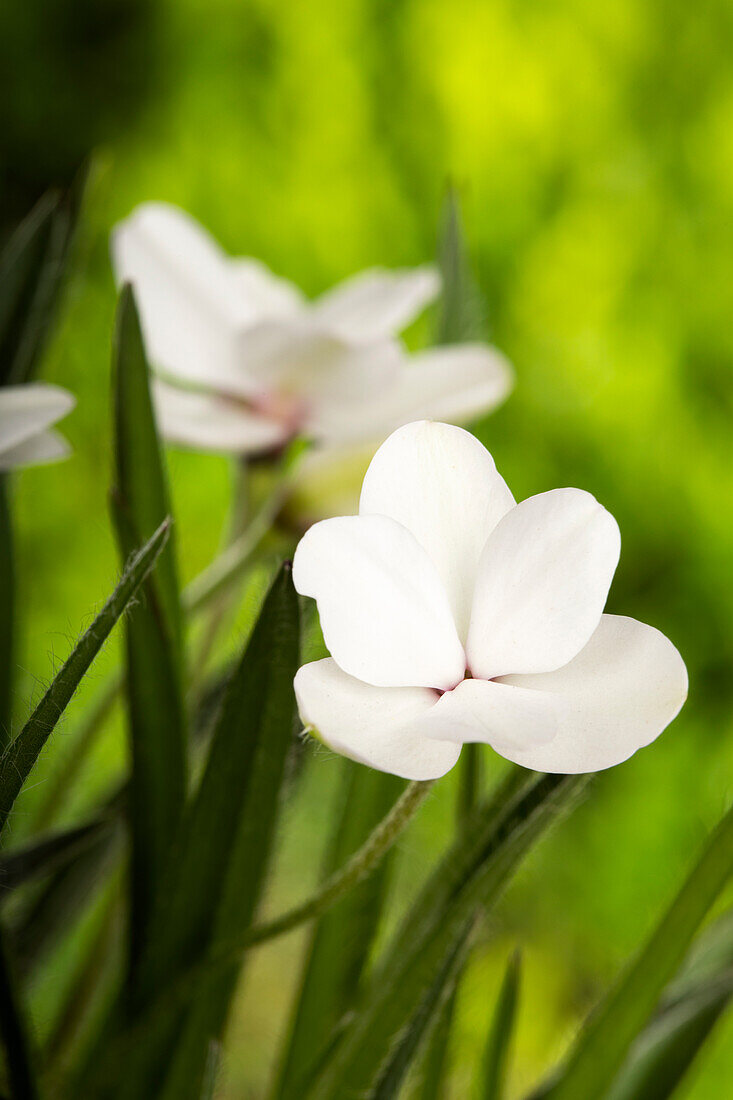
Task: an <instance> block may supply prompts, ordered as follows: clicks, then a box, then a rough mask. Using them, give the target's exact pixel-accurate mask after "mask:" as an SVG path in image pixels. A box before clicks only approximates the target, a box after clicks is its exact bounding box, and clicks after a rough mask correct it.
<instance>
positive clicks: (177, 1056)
mask: <svg viewBox="0 0 733 1100" xmlns="http://www.w3.org/2000/svg"><path fill="white" fill-rule="evenodd" d="M298 649H299V619H298V602H297V598H296V595H295V591H294V589H293V586H292V580H291V576H290V569H289V567H283V568H282V569H281V571H280V573H279V575H278V577H277V578H276V579H275V581H274V582H273V585H272V588H271V589H270V593H269V595H268V597H267V599H266V600H265V603H264V606H263V609H262V612H261V614H260V617H259V620H258V623H257V625H256V627H255V629H254V631H253V634H252V637H251V638H250V641H249V643H248V645H247V647H246V649H245V651H244V653H243V655H242V658H241V660H240V662H239V665H238V667H237V668H236V669H235V670H234V672H233V673H232V677H231V680H230V683H229V687H228V690H227V693H226V695H225V697H224V700H223V702H222V705H221V709H220V713H219V717H218V720H217V723H216V728H215V730H214V733H213V736H212V741H211V747H210V749H209V754H208V758H207V762H206V767H205V769H204V773H203V776H202V778H201V782H200V784H199V787H198V789H197V791H196V793H195V795H194V797H193V800H192V802H191V804H190V805H189V807H188V808H187V810H186V814H185V817H184V819H183V821H182V823H181V827H180V830H179V832H178V834H177V836H176V839H175V843H174V846H173V850H172V852H171V853H170V856H169V859H168V860H167V863H166V866H165V869H164V876H163V879H162V881H161V883H160V889H159V891H158V892H157V895H156V905H155V908H154V910H153V914H152V919H151V923H150V929H149V932H148V935H147V938H146V941H145V947H144V951H143V954H142V956H141V959H140V965H139V967H138V970H137V974H136V979H135V982H134V984H133V988H132V991H131V993H132V1001H131V1007H132V1012H133V1017H132V1018H133V1020H134V1018H135V1015H136V1014H138V1013H140V1012H142V1011H143V1010H144V1009H145V1007H146V1006H147V1005H149V1004H150V1003H151V1002H152V1001H153V1000H154V999H155V998H156V997H157V996H158V995H159V994H160V992H161V990H164V989H165V987H166V986H167V985H170V984H171V983H173V982H174V981H175V979H176V977H177V976H178V974H179V973H181V972H185V971H187V970H188V969H190V967H191V966H192V965H195V964H197V963H203V964H204V966H205V963H206V959H207V957H208V956H210V955H212V954H214V953H215V952H216V949H217V947H218V946H219V945H220V944H221V943H222V942H227V941H228V940H229V939H231V937H232V936H233V935H234V934H235V932H237V931H238V930H240V929H243V928H247V926H248V925H249V924H250V923H251V922H252V921H253V919H254V916H255V913H256V909H257V905H258V903H259V899H260V895H261V891H262V887H263V884H264V881H265V876H266V871H267V867H268V862H269V857H270V852H271V849H272V844H273V839H274V831H275V825H276V821H277V813H278V807H279V800H280V788H281V785H282V781H283V776H284V769H285V760H286V757H287V754H288V750H289V747H290V744H291V741H292V737H293V707H294V698H293V691H292V681H293V676H294V675H295V672H296V670H297V667H298ZM237 973H238V965H237V964H236V963H233V964H231V965H230V966H228V967H227V968H226V969H225V970H224V971H223V972H222V971H221V970H218V971H217V972H216V974H215V975H214V976H213V977H207V975H206V974H204V978H203V980H202V981H201V982H199V983H198V984H197V987H196V989H195V992H194V995H193V996H192V997H191V998H190V999H188V1000H187V1003H186V1007H185V1008H184V1010H183V1011H181V1009H180V1008H179V1006H178V1005H177V1004H176V1005H175V1006H174V1007H173V1008H172V1009H171V1011H170V1012H163V1013H161V1014H159V1015H157V1016H156V1017H154V1020H153V1023H152V1024H151V1026H150V1028H148V1029H146V1032H145V1034H144V1036H142V1037H141V1038H140V1039H139V1040H138V1041H137V1042H136V1043H135V1044H134V1047H133V1049H132V1050H130V1051H129V1057H127V1058H126V1060H125V1062H124V1075H123V1078H122V1079H119V1077H118V1076H116V1075H115V1074H114V1073H112V1074H111V1076H110V1077H108V1079H106V1083H105V1084H104V1086H103V1088H104V1091H103V1092H100V1095H104V1096H115V1097H131V1098H133V1097H134V1098H137V1097H140V1096H146V1095H151V1096H152V1095H155V1096H156V1097H162V1096H165V1095H169V1094H170V1095H171V1096H176V1097H180V1098H183V1097H187V1096H192V1097H198V1096H199V1094H200V1090H201V1088H202V1082H203V1081H204V1079H205V1076H206V1069H207V1060H208V1057H209V1051H210V1049H211V1044H212V1042H216V1041H218V1040H219V1039H220V1036H221V1031H222V1028H223V1026H224V1023H225V1020H226V1014H227V1009H228V1006H229V1002H230V1000H231V996H232V992H233V989H234V986H235V982H236V977H237ZM114 1024H115V1021H113V1025H114ZM123 1026H124V1021H123ZM108 1037H109V1033H107V1034H106V1035H105V1037H104V1039H103V1043H102V1047H101V1050H100V1052H99V1054H98V1055H97V1056H95V1058H94V1059H93V1060H92V1065H91V1067H90V1072H92V1073H93V1074H96V1073H98V1072H99V1073H100V1077H101V1078H102V1080H104V1079H105V1075H104V1065H103V1064H102V1070H101V1072H100V1062H101V1063H103V1059H104V1056H105V1049H106V1045H107V1038H108ZM93 1079H95V1078H94V1077H93ZM84 1087H86V1086H84ZM100 1087H102V1086H100Z"/></svg>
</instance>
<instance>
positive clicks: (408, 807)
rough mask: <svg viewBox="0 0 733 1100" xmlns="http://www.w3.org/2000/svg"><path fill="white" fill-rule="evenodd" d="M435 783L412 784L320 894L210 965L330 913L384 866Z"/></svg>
mask: <svg viewBox="0 0 733 1100" xmlns="http://www.w3.org/2000/svg"><path fill="white" fill-rule="evenodd" d="M434 782H435V781H434V780H432V779H429V780H423V781H418V780H413V782H412V783H410V784H409V786H407V787H406V788H405V790H404V791H403V792H402V794H401V795H400V797H399V798H398V799H397V801H396V802H395V804H394V806H393V807H392V809H391V810H390V811H389V813H388V814H387V815H386V817H384V818H382V820H381V821H380V823H379V825H377V827H376V829H374V831H373V832H372V833H371V835H370V836H369V837H368V838H367V840H366V841H365V843H364V844H363V845H362V846H361V848H359V849H358V851H356V852H355V853H354V855H353V856H352V857H351V859H349V860H348V861H347V862H346V863H345V864H344V866H343V867H341V868H340V869H339V870H338V871H335V872H334V874H333V875H331V877H330V878H329V879H327V880H326V882H325V883H324V884H323V886H322V887H321V889H320V890H318V891H317V892H316V893H315V894H313V896H312V897H310V898H308V900H307V901H304V902H302V904H300V905H296V906H295V907H294V908H293V909H289V910H288V911H287V912H286V913H283V914H282V916H280V917H276V918H275V919H274V920H271V921H266V922H265V923H264V924H256V925H255V926H254V927H253V928H250V929H248V930H247V931H246V932H245V934H244V936H243V937H241V938H240V939H239V940H238V941H235V942H233V943H230V944H224V945H222V946H221V947H220V948H219V949H218V950H217V951H216V952H215V954H214V955H213V956H212V957H211V958H210V959H209V965H212V964H214V965H218V964H222V965H223V963H224V962H225V961H230V962H231V961H233V960H234V958H236V956H237V955H238V954H239V953H240V952H241V951H245V950H247V949H249V948H250V947H254V946H255V944H258V943H264V941H265V940H271V939H274V938H275V937H276V936H282V935H284V934H285V933H286V932H290V931H291V930H292V929H293V928H297V926H298V925H299V924H303V923H304V922H305V921H308V920H313V918H314V917H320V916H321V914H322V913H325V911H326V910H327V909H330V908H331V906H332V905H333V904H334V903H335V902H337V901H338V900H339V898H340V897H343V895H344V894H346V893H348V892H349V891H350V890H353V888H354V887H355V886H358V885H359V883H360V882H362V881H363V880H364V879H365V878H366V877H367V875H369V874H370V873H371V872H372V871H373V870H374V868H375V867H376V866H377V865H378V864H379V863H380V862H381V860H382V858H383V856H385V855H386V853H387V852H388V851H389V849H390V848H391V847H392V845H393V844H394V842H395V841H396V839H397V837H398V836H399V835H400V833H401V832H402V830H403V829H404V828H405V826H406V825H407V824H408V822H409V821H410V820H411V819H412V817H413V816H414V814H415V811H416V810H417V809H418V807H419V806H420V805H421V803H422V802H423V801H424V800H425V798H426V796H427V794H428V792H429V791H430V788H431V787H432V785H433V783H434Z"/></svg>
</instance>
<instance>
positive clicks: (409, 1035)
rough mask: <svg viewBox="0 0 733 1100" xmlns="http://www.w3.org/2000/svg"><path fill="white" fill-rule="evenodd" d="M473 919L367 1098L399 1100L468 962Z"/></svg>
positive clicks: (423, 999) (431, 985) (424, 995)
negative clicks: (413, 1065) (432, 1026)
mask: <svg viewBox="0 0 733 1100" xmlns="http://www.w3.org/2000/svg"><path fill="white" fill-rule="evenodd" d="M472 927H473V921H472V920H469V921H468V922H467V923H466V924H465V925H464V926H463V927H462V928H460V929H459V930H458V933H457V935H456V938H455V942H454V943H453V944H452V945H451V946H450V947H449V949H448V952H447V953H446V955H445V957H444V958H443V959H442V961H441V964H440V966H439V968H438V970H437V972H436V975H435V977H434V979H433V981H432V982H431V983H430V985H429V986H428V987H427V988H426V990H425V992H424V994H423V997H422V999H421V1001H420V1003H419V1004H418V1005H417V1007H416V1009H415V1011H414V1012H413V1014H412V1018H411V1019H410V1021H409V1023H408V1024H407V1026H406V1027H405V1028H404V1029H403V1031H402V1032H401V1034H400V1035H399V1036H398V1037H397V1041H396V1042H395V1044H394V1046H393V1047H392V1049H391V1050H390V1052H389V1057H388V1058H387V1061H386V1062H385V1064H384V1066H383V1067H382V1068H381V1070H380V1072H379V1076H378V1078H377V1081H376V1084H375V1085H374V1087H373V1088H372V1089H371V1090H370V1091H369V1092H368V1093H365V1097H366V1098H368V1100H397V1097H399V1095H400V1089H401V1087H402V1084H403V1082H404V1080H405V1077H406V1075H407V1073H408V1071H409V1069H410V1066H411V1064H412V1062H413V1059H414V1058H415V1056H416V1055H417V1053H418V1051H419V1049H420V1045H421V1043H422V1042H423V1040H424V1039H425V1036H426V1034H427V1033H428V1032H429V1030H430V1027H431V1025H433V1024H434V1022H435V1020H436V1018H437V1017H439V1015H440V1009H441V1008H442V1007H444V1005H445V1003H446V1001H447V1000H448V999H449V998H450V997H451V995H452V993H453V990H454V988H455V984H456V981H457V980H458V977H459V975H460V973H461V970H462V968H463V966H464V963H465V961H466V956H467V954H468V941H469V938H470V934H471V928H472Z"/></svg>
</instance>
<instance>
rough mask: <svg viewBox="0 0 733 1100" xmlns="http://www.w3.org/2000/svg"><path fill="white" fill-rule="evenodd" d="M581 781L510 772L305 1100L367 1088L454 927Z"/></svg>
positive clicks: (487, 900) (488, 901)
mask: <svg viewBox="0 0 733 1100" xmlns="http://www.w3.org/2000/svg"><path fill="white" fill-rule="evenodd" d="M586 778H587V777H584V776H580V777H579V776H569V777H568V776H544V775H536V774H535V773H532V772H526V771H524V770H523V769H521V768H512V769H511V771H510V773H509V776H508V778H507V779H506V780H505V782H504V783H503V784H502V785H501V787H500V789H499V791H498V792H497V794H496V795H495V796H494V797H493V798H491V799H489V800H488V802H486V803H484V804H482V805H481V806H480V807H479V808H478V809H477V811H476V813H475V814H474V816H473V817H472V819H471V821H470V823H469V825H468V827H467V828H466V831H465V833H464V834H463V836H462V837H461V838H459V839H458V840H457V841H456V843H455V844H454V846H453V847H452V848H451V849H450V850H449V852H448V854H447V855H446V857H445V858H444V859H443V861H441V863H440V865H439V866H438V868H437V870H436V871H435V873H434V874H433V875H432V876H431V877H430V879H429V880H428V882H427V884H426V886H425V887H424V889H423V890H422V892H421V894H420V895H419V897H418V899H417V900H416V902H415V904H414V905H413V906H412V907H411V908H410V910H409V912H408V914H407V916H406V917H405V919H404V921H403V924H402V926H401V928H400V929H399V930H398V932H397V935H396V936H395V937H394V940H393V942H392V944H391V946H390V948H389V950H388V951H387V952H386V953H385V956H384V958H383V960H382V961H380V964H379V967H378V969H377V971H376V973H375V975H374V977H373V978H372V980H371V982H370V984H369V987H368V989H367V990H366V991H365V994H364V997H363V999H362V1001H361V1002H360V1005H359V1011H358V1012H357V1013H356V1015H355V1017H354V1020H353V1022H352V1023H351V1025H350V1026H349V1027H348V1028H347V1029H346V1031H345V1033H344V1037H343V1040H342V1042H341V1043H340V1044H339V1045H338V1047H337V1048H336V1050H335V1051H334V1055H333V1057H332V1059H331V1060H330V1062H329V1064H328V1065H327V1066H326V1067H325V1069H324V1071H323V1073H322V1074H320V1075H319V1077H318V1078H317V1080H316V1082H315V1083H314V1086H313V1088H312V1089H311V1090H310V1092H309V1093H308V1095H309V1096H312V1097H313V1098H315V1097H317V1098H318V1100H350V1098H356V1097H361V1096H363V1095H364V1094H365V1093H367V1094H368V1091H369V1089H373V1088H374V1087H375V1084H376V1082H377V1081H378V1080H379V1073H380V1071H381V1069H382V1068H383V1066H384V1064H385V1061H386V1059H387V1058H388V1057H389V1052H390V1051H391V1050H392V1048H393V1045H394V1043H395V1041H396V1040H397V1037H398V1036H399V1035H400V1034H401V1033H402V1031H403V1029H404V1028H405V1027H407V1026H408V1024H409V1022H410V1021H411V1020H412V1019H413V1018H414V1014H415V1012H416V1011H417V1010H418V1006H419V1005H420V1004H421V1003H422V1002H423V998H424V997H425V995H426V991H427V990H428V989H429V988H430V987H431V985H432V983H433V981H434V980H435V976H436V974H437V973H438V972H439V970H440V967H441V965H442V964H443V963H444V961H445V959H446V957H447V955H448V953H449V951H450V950H451V948H452V946H453V945H454V944H455V942H456V937H457V935H458V932H459V929H460V928H461V927H462V926H464V925H465V924H466V922H467V921H468V920H469V919H472V918H473V917H474V915H475V914H476V911H477V910H486V909H488V908H489V907H490V906H491V905H493V904H494V903H495V902H496V900H497V899H498V897H499V896H500V894H501V892H502V890H503V888H504V886H505V885H506V883H507V882H508V880H509V878H510V877H511V875H512V874H513V872H514V871H515V870H516V867H517V866H518V864H519V862H520V861H521V859H522V858H523V856H524V855H525V854H526V852H527V851H528V850H529V848H530V847H531V846H532V845H533V844H534V843H535V842H536V841H537V840H538V839H539V838H540V836H542V834H543V833H544V832H545V831H546V830H547V828H548V827H549V826H550V825H551V824H552V823H553V822H554V821H555V820H556V819H557V817H558V815H559V814H560V812H561V811H563V810H567V809H568V807H569V806H570V805H572V804H573V802H574V800H575V798H576V796H577V795H578V793H579V792H580V791H581V790H582V788H583V787H584V785H585V783H586Z"/></svg>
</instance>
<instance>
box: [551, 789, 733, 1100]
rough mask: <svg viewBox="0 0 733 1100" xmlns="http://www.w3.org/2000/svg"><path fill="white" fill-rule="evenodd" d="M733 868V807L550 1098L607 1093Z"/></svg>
mask: <svg viewBox="0 0 733 1100" xmlns="http://www.w3.org/2000/svg"><path fill="white" fill-rule="evenodd" d="M732 871H733V808H731V809H730V810H729V811H728V813H727V814H726V815H725V816H724V817H723V819H722V821H721V822H720V823H719V825H718V826H717V828H716V829H715V830H714V831H713V833H712V834H711V836H710V837H709V839H708V841H707V843H706V845H705V847H704V849H703V852H702V854H701V856H700V858H699V860H698V862H697V863H696V864H695V866H694V868H693V870H692V871H691V873H690V875H689V876H688V878H687V880H686V882H685V884H684V885H683V887H682V889H681V890H680V892H679V894H678V895H677V897H676V898H675V899H674V901H673V902H672V905H671V906H670V907H669V909H668V910H667V912H666V913H665V915H664V917H663V918H662V920H661V921H660V923H659V925H658V926H657V928H656V929H655V931H654V932H653V934H652V936H651V938H650V939H649V941H648V943H647V944H646V945H645V947H644V948H643V949H642V951H641V952H640V954H639V955H638V957H637V958H636V959H635V960H634V962H633V964H632V965H631V966H630V967H629V969H628V970H627V971H626V972H625V974H623V976H622V977H621V979H620V980H619V982H618V984H617V985H616V987H615V988H614V989H613V990H612V991H611V993H610V994H609V995H608V997H607V998H606V999H605V1000H604V1001H603V1002H602V1003H601V1005H600V1006H599V1007H598V1009H597V1010H596V1011H595V1012H594V1013H593V1014H592V1016H591V1017H590V1019H589V1021H588V1023H587V1025H586V1027H585V1028H584V1030H583V1031H582V1032H581V1035H580V1037H579V1039H578V1041H577V1043H576V1045H575V1047H574V1048H573V1050H572V1051H571V1053H570V1057H569V1059H568V1061H567V1063H566V1065H565V1066H564V1067H563V1068H562V1069H561V1071H560V1073H559V1075H558V1076H557V1078H556V1079H555V1080H554V1081H553V1083H552V1084H551V1086H550V1088H549V1090H547V1091H546V1092H544V1093H541V1094H540V1095H545V1096H547V1097H548V1098H551V1100H587V1098H588V1097H589V1096H597V1097H599V1098H600V1097H604V1096H605V1095H606V1094H607V1092H608V1089H609V1086H610V1083H611V1082H612V1081H613V1079H614V1077H615V1075H616V1074H617V1073H618V1072H619V1070H620V1068H621V1066H622V1064H623V1061H624V1059H625V1057H626V1055H627V1053H628V1051H629V1049H630V1047H631V1045H632V1043H633V1042H634V1039H635V1038H636V1036H637V1035H638V1034H639V1033H640V1032H641V1031H642V1029H643V1028H644V1027H645V1025H646V1024H647V1022H648V1020H649V1018H650V1017H651V1015H652V1012H653V1011H654V1008H655V1005H656V1004H657V1002H658V1001H659V998H660V996H661V994H662V993H663V991H664V987H665V986H666V984H667V983H668V982H669V981H670V979H671V978H672V977H673V975H674V974H675V972H676V970H677V969H678V967H679V966H680V963H681V962H682V960H683V958H684V956H685V953H686V952H687V950H688V948H689V946H690V943H691V942H692V939H693V937H694V935H695V933H696V931H697V929H698V928H699V926H700V924H701V923H702V921H703V920H704V918H705V916H706V914H707V912H708V910H709V909H710V906H711V905H712V904H713V902H714V901H715V899H716V898H717V896H718V894H719V893H720V891H721V890H722V888H723V887H724V886H725V884H726V882H727V881H728V879H729V877H730V875H731V872H732Z"/></svg>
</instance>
